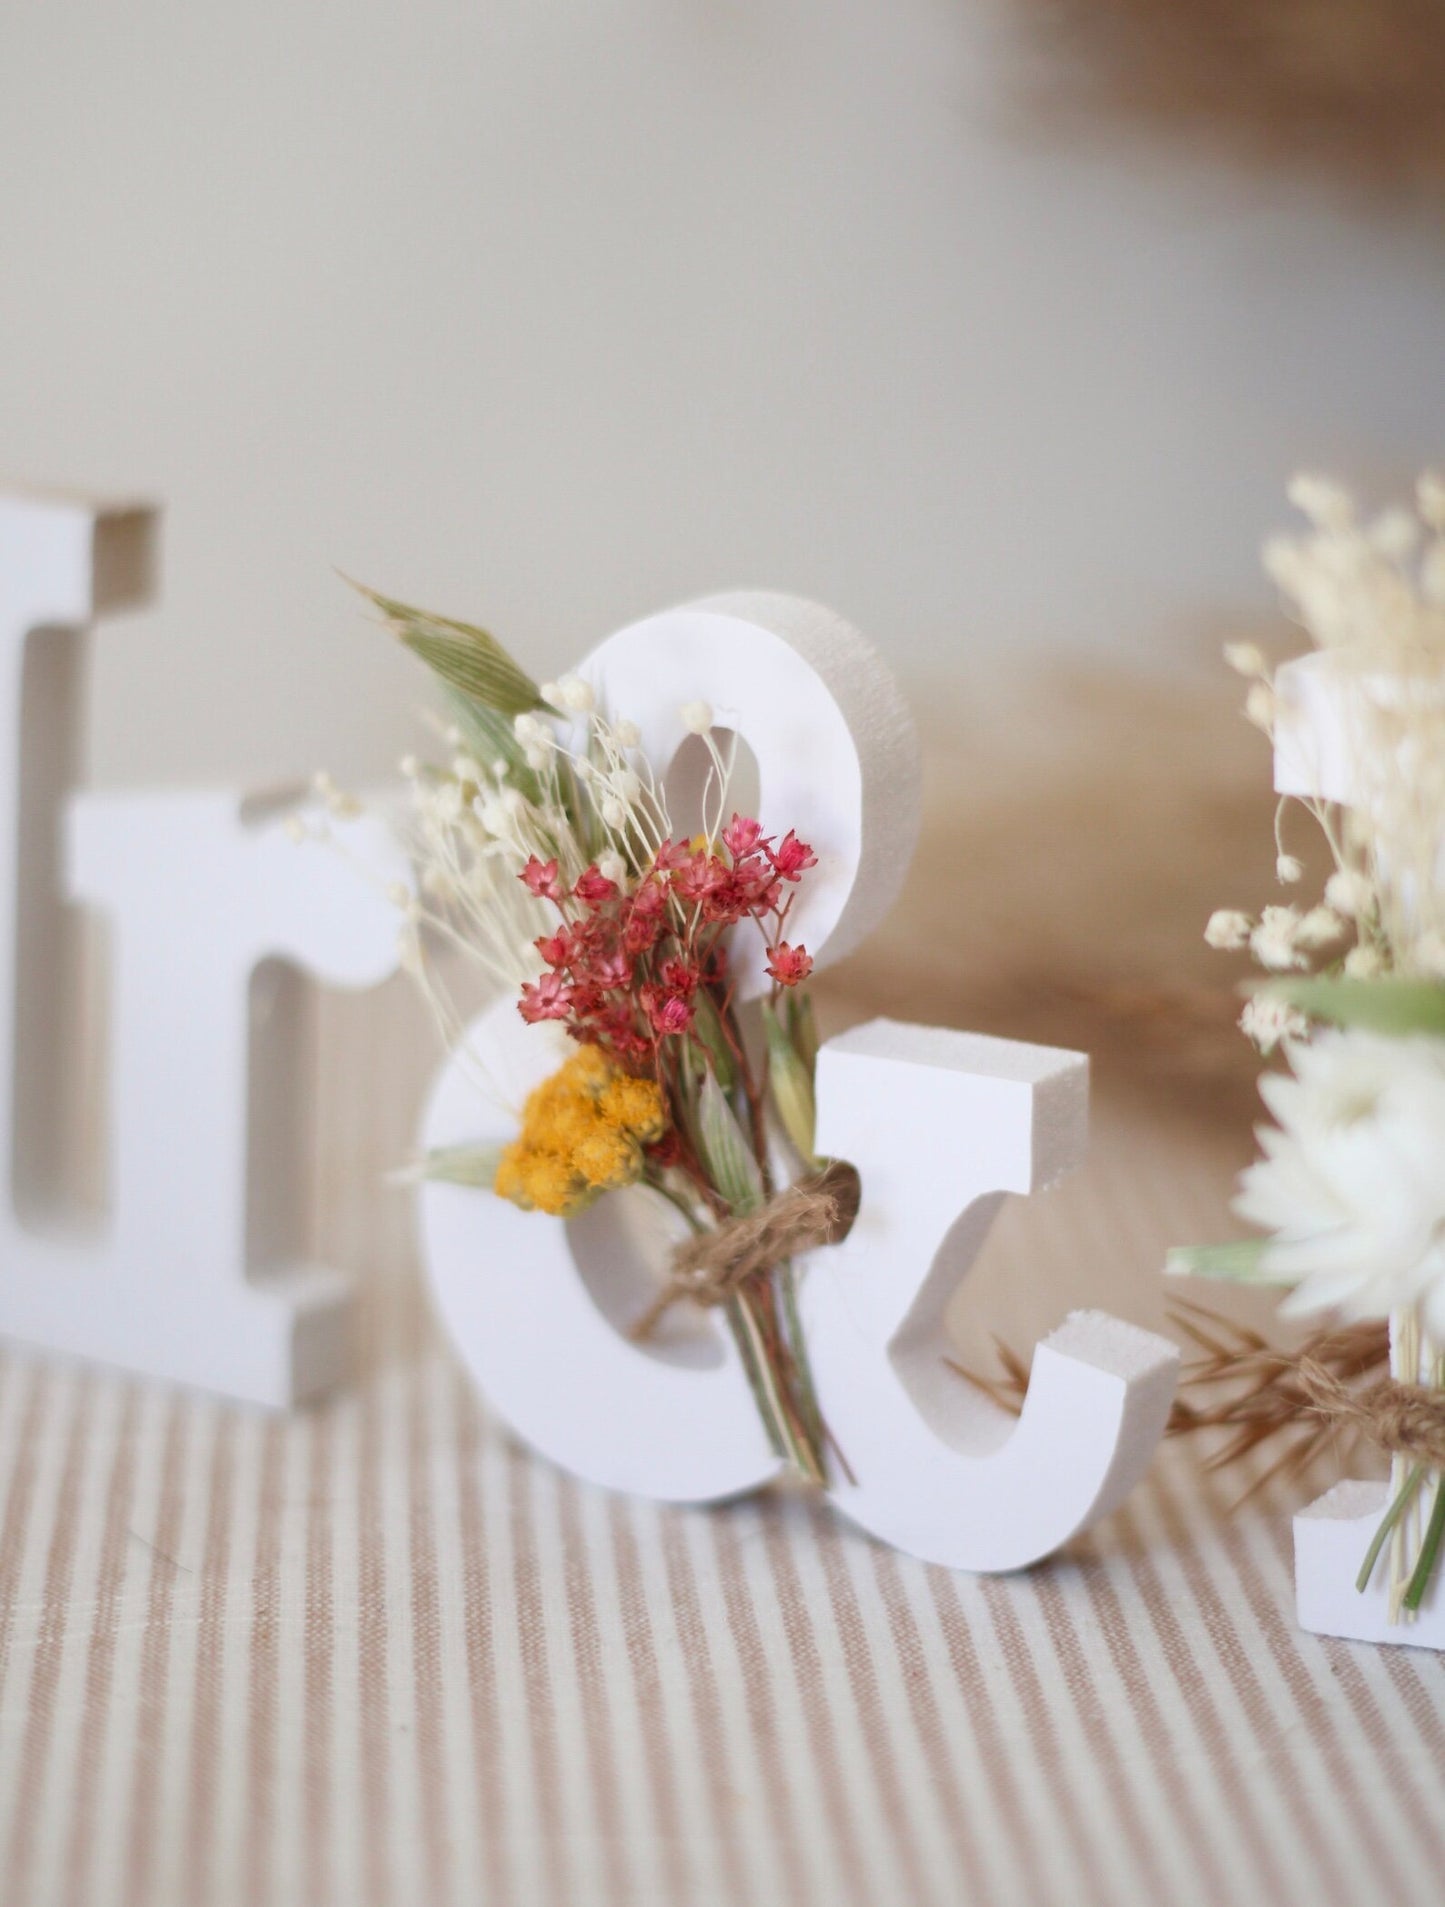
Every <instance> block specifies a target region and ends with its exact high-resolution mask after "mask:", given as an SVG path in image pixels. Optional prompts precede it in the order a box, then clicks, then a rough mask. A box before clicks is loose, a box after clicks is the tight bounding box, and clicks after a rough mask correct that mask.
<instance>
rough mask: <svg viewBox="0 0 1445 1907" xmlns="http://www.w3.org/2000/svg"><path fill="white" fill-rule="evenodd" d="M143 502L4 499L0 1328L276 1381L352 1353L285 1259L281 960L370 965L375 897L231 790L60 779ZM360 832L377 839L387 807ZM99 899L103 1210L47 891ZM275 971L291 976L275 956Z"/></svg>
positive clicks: (322, 1294)
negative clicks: (66, 1162)
mask: <svg viewBox="0 0 1445 1907" xmlns="http://www.w3.org/2000/svg"><path fill="white" fill-rule="evenodd" d="M154 530H155V524H154V519H153V518H152V517H151V515H150V514H149V513H148V512H146V511H141V510H133V509H132V510H108V509H103V508H97V507H95V506H92V505H87V504H83V503H78V502H75V503H72V502H54V501H41V500H36V499H24V500H19V499H0V1064H3V1065H4V1074H3V1078H0V1165H3V1172H4V1177H3V1186H0V1336H4V1337H9V1338H15V1339H20V1340H24V1341H25V1342H27V1343H29V1344H32V1345H37V1346H40V1347H43V1348H45V1349H47V1350H53V1351H61V1352H66V1353H70V1354H73V1355H76V1356H80V1357H86V1358H94V1359H98V1360H101V1361H104V1362H106V1363H112V1364H119V1365H122V1366H124V1367H126V1368H128V1369H130V1370H134V1371H140V1372H145V1373H147V1374H149V1375H153V1376H161V1377H167V1378H172V1379H175V1380H178V1381H180V1382H183V1383H187V1384H194V1385H198V1386H201V1387H204V1388H206V1389H209V1390H216V1391H221V1392H224V1393H226V1394H228V1395H231V1396H237V1397H243V1398H248V1399H251V1400H253V1401H256V1402H260V1403H267V1404H285V1403H290V1402H292V1401H293V1400H294V1399H296V1398H298V1397H301V1396H304V1395H306V1394H307V1393H309V1392H312V1391H315V1390H318V1389H321V1388H322V1387H324V1386H325V1385H327V1384H329V1383H331V1382H332V1381H334V1379H336V1378H337V1377H339V1376H340V1375H342V1373H343V1371H344V1368H345V1324H346V1313H347V1309H348V1303H349V1292H348V1288H347V1282H346V1280H345V1279H343V1278H342V1277H341V1275H340V1274H339V1273H337V1272H334V1271H331V1270H329V1269H327V1268H324V1267H320V1266H308V1265H306V1264H304V1263H301V1262H298V1257H299V1255H300V1254H299V1249H298V1248H299V1246H300V1245H301V1243H302V1242H303V1226H302V1223H301V1220H302V1216H303V1213H302V1197H301V1195H302V1189H303V1188H302V1186H301V1184H300V1183H299V1177H298V1175H299V1171H300V1168H301V1165H302V1163H303V1161H304V1158H305V1146H304V1141H305V1138H306V1135H305V1133H304V1132H303V1131H302V1130H301V1129H300V1119H301V1111H302V1108H303V1106H304V1097H303V1095H302V1091H301V1088H302V1087H303V1085H304V1080H302V1079H301V1078H298V1077H297V1076H296V1065H295V1062H296V1061H297V1060H298V1059H299V1058H300V1057H301V1055H300V1054H299V1053H298V1052H297V1050H296V1048H297V1040H296V1032H297V1026H296V1011H297V1004H298V995H297V990H296V983H295V979H294V969H295V968H296V967H304V968H305V969H307V970H308V971H309V972H311V973H313V974H316V975H319V976H321V977H323V978H325V979H327V980H330V981H333V982H336V983H339V984H342V985H349V986H365V985H369V984H372V983H374V982H375V981H378V980H380V979H382V978H384V977H385V975H386V974H387V973H389V972H390V971H391V970H392V969H393V967H394V965H395V957H396V949H395V918H396V917H395V912H394V909H392V908H391V907H390V906H389V904H388V903H387V901H386V900H385V899H384V898H383V897H382V896H381V894H380V893H378V892H375V891H373V890H372V889H370V888H368V886H367V885H366V884H365V883H364V882H363V881H361V880H359V879H358V878H357V876H356V874H355V872H354V870H353V869H352V868H351V867H350V866H348V865H347V863H346V862H345V860H343V858H342V857H341V856H340V855H330V854H315V855H302V854H299V853H298V852H297V850H296V847H295V845H294V844H293V842H292V841H291V840H290V839H289V838H288V836H287V834H286V831H285V825H284V823H285V819H286V815H285V812H284V810H282V809H279V808H278V807H277V806H275V805H274V804H271V805H268V804H265V803H257V802H255V801H251V800H248V799H247V798H246V797H244V796H243V795H242V794H241V793H240V792H238V791H221V792H213V793H200V794H196V793H184V792H176V793H166V794H123V795H122V794H115V795H106V794H85V795H81V796H76V797H74V798H72V799H71V800H70V801H69V802H68V803H67V799H66V797H67V792H68V788H69V783H70V780H71V777H72V774H73V769H74V758H75V754H76V744H77V737H78V731H79V713H80V698H81V691H82V688H83V662H84V649H85V643H86V639H87V634H86V632H87V630H88V627H89V625H90V623H91V622H92V621H93V619H94V618H95V617H96V616H99V615H102V614H105V613H106V612H108V611H113V610H118V609H122V608H127V607H131V606H134V605H136V604H138V603H140V602H142V601H144V600H145V598H146V596H147V594H148V592H149V587H150V581H151V576H150V572H151V568H152V553H153V545H154ZM356 834H357V837H358V838H357V839H356V840H355V841H354V843H353V845H354V846H355V847H356V849H357V851H358V853H364V854H365V855H366V857H367V858H368V859H372V860H377V861H378V864H379V865H385V860H386V859H390V860H391V861H393V862H394V861H395V859H396V857H395V854H394V850H391V849H389V848H385V849H384V848H383V846H382V843H383V840H384V831H383V830H382V828H381V827H380V826H379V824H377V823H375V822H371V823H361V824H358V825H357V829H356ZM67 900H70V901H81V902H84V903H86V904H87V905H89V906H91V907H94V908H97V909H99V910H102V911H103V913H104V914H105V916H106V917H107V922H108V926H109V930H110V931H109V935H108V953H109V958H110V972H109V980H110V987H109V993H110V1011H109V1015H108V1019H109V1026H110V1037H111V1055H110V1057H111V1064H110V1068H109V1074H110V1104H109V1113H110V1117H109V1119H108V1121H107V1125H108V1162H109V1171H108V1180H109V1186H108V1200H107V1204H108V1210H107V1212H106V1214H105V1216H104V1218H103V1219H102V1220H100V1221H99V1222H90V1223H85V1224H81V1223H79V1222H78V1218H77V1214H76V1212H75V1211H74V1210H73V1209H72V1208H71V1207H70V1206H69V1205H68V1204H67V1201H66V1199H65V1197H64V1196H63V1186H62V1184H61V1182H60V1181H61V1178H62V1175H61V1174H60V1173H59V1172H58V1170H57V1158H58V1156H59V1153H60V1151H61V1149H62V1148H61V1140H60V1129H61V1126H62V1124H63V1117H64V1110H65V1109H64V1106H63V1104H62V1097H61V1091H62V1087H61V1082H62V1081H63V1078H64V1076H65V1073H66V1070H67V1063H68V1062H73V1061H74V1059H75V1057H76V1055H75V1053H74V1051H73V1048H74V1044H75V1038H74V1036H75V1033H76V1023H75V1020H76V1005H77V1003H76V999H75V997H74V989H73V988H72V987H71V986H69V985H68V984H67V980H68V978H70V977H73V976H69V975H68V974H67V967H68V963H69V961H70V958H71V954H72V948H73V942H72V939H71V930H72V927H73V919H72V915H71V910H70V909H69V908H68V907H67V905H66V901H67ZM288 975H291V976H292V977H288Z"/></svg>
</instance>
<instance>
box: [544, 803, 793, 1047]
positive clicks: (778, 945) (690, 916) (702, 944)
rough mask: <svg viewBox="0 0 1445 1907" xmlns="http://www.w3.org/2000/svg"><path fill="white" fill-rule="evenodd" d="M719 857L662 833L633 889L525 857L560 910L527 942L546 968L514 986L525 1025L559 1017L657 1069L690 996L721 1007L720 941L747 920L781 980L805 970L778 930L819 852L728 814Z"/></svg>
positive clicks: (690, 1021)
mask: <svg viewBox="0 0 1445 1907" xmlns="http://www.w3.org/2000/svg"><path fill="white" fill-rule="evenodd" d="M721 845H722V847H723V848H724V849H725V850H726V853H725V854H723V853H717V852H715V851H714V850H713V849H712V848H710V847H707V846H703V845H689V844H688V843H686V842H681V841H664V842H663V844H662V846H661V848H659V850H658V852H657V854H656V855H655V856H654V857H653V861H652V864H651V866H650V867H649V868H648V869H647V870H646V872H645V873H644V874H643V875H642V876H641V878H640V879H639V880H638V882H637V884H636V886H635V887H634V888H633V889H632V891H631V892H624V891H623V889H622V888H621V887H619V886H618V884H617V883H616V882H615V881H610V880H608V879H607V877H606V876H605V875H604V874H602V873H601V872H600V871H599V870H598V869H597V868H596V867H589V868H588V869H587V871H586V872H585V873H584V874H583V875H582V876H581V878H580V879H579V880H578V881H576V882H575V883H574V884H573V886H572V887H571V889H570V890H569V889H568V888H567V887H565V886H564V885H563V883H562V881H561V879H560V876H559V874H558V869H557V863H556V861H541V860H538V859H537V858H536V856H533V858H532V859H531V860H530V861H529V862H528V863H527V865H526V867H525V868H524V869H523V870H522V874H521V879H522V880H523V881H524V882H525V883H526V885H527V887H528V888H530V890H531V891H532V893H534V894H536V895H538V896H539V897H540V898H542V899H544V900H549V901H551V902H552V903H553V905H554V906H555V907H556V908H557V911H558V913H559V914H560V915H561V925H560V927H559V928H558V930H557V932H556V933H554V934H546V935H543V937H542V938H541V939H540V940H538V941H537V943H536V945H537V951H538V953H540V954H541V956H542V959H543V960H544V962H545V963H546V965H547V968H548V971H547V972H546V973H544V974H543V975H542V976H541V978H540V979H538V980H535V981H529V982H528V983H527V984H526V985H525V986H524V987H523V988H522V998H521V1001H520V1002H519V1007H518V1010H519V1011H520V1013H521V1015H522V1018H523V1019H524V1020H527V1021H537V1020H561V1021H565V1023H566V1025H567V1030H568V1032H569V1033H571V1035H572V1036H573V1038H574V1039H578V1040H582V1041H585V1042H587V1043H590V1044H595V1045H599V1046H603V1047H605V1048H607V1049H608V1051H609V1052H611V1053H612V1054H613V1055H614V1056H615V1057H616V1058H617V1059H618V1060H619V1061H620V1062H621V1063H622V1064H623V1065H624V1066H625V1067H627V1068H628V1069H629V1070H632V1071H637V1070H642V1069H644V1068H655V1066H656V1062H657V1059H658V1048H659V1046H660V1044H661V1042H662V1041H663V1040H666V1039H671V1038H676V1037H679V1036H681V1035H684V1034H689V1033H691V1032H692V1031H693V1029H694V1027H695V1025H696V1020H697V1011H698V995H699V993H700V992H701V991H703V990H706V989H710V990H712V991H713V992H714V994H715V995H716V996H718V1003H719V1005H720V1006H721V1008H722V1010H723V1011H724V1012H726V1007H727V1000H726V993H727V952H726V948H725V947H724V945H723V937H724V935H725V934H726V933H727V931H728V929H729V928H731V927H734V926H736V925H737V923H738V922H739V921H743V920H754V921H756V922H757V924H758V926H759V928H760V929H761V930H762V932H763V934H764V936H765V938H766V939H767V942H768V972H769V974H770V975H771V976H772V978H773V981H774V982H775V984H776V985H778V986H780V987H793V986H797V985H798V983H799V982H800V981H802V980H805V979H806V978H807V977H808V975H809V973H810V972H811V971H812V967H813V962H812V958H811V956H810V955H809V953H808V950H807V948H806V947H802V946H798V947H793V946H790V945H789V944H788V942H787V941H786V940H784V939H783V938H782V931H783V926H784V923H785V921H786V920H787V916H788V913H789V911H790V909H791V907H792V903H793V893H794V890H795V888H796V886H797V883H798V882H799V881H800V880H801V879H802V876H803V875H804V873H805V872H806V871H807V870H808V869H809V868H810V867H816V866H817V860H818V857H817V856H816V855H815V854H814V853H813V850H812V849H811V848H810V847H809V846H808V845H807V843H806V842H804V841H800V840H799V839H798V837H797V835H796V834H794V833H793V832H792V831H791V830H789V832H788V833H787V834H786V835H784V837H783V839H782V840H781V841H776V842H775V840H774V838H773V837H772V836H770V835H765V834H764V833H763V831H762V828H761V826H760V825H759V823H758V822H756V821H753V820H749V819H748V818H746V817H745V816H743V815H734V816H733V818H732V820H731V822H729V824H728V826H727V827H726V828H724V829H723V833H722V843H721Z"/></svg>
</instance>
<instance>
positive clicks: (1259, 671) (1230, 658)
mask: <svg viewBox="0 0 1445 1907" xmlns="http://www.w3.org/2000/svg"><path fill="white" fill-rule="evenodd" d="M1224 659H1225V661H1226V662H1227V663H1228V664H1229V666H1230V668H1231V669H1233V670H1234V672H1235V674H1236V675H1243V676H1248V677H1254V676H1261V675H1264V674H1265V673H1266V672H1267V670H1268V666H1269V665H1268V664H1267V663H1266V661H1265V659H1264V651H1263V650H1262V649H1261V648H1260V646H1259V644H1258V643H1257V642H1226V643H1225V645H1224Z"/></svg>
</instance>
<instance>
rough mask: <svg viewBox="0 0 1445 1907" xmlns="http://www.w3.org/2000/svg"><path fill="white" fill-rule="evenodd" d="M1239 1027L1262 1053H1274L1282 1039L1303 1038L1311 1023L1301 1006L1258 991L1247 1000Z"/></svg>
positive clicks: (1240, 1017)
mask: <svg viewBox="0 0 1445 1907" xmlns="http://www.w3.org/2000/svg"><path fill="white" fill-rule="evenodd" d="M1239 1027H1240V1031H1241V1032H1242V1033H1244V1034H1246V1035H1247V1036H1248V1038H1250V1039H1251V1040H1253V1041H1254V1043H1255V1045H1256V1046H1257V1047H1258V1048H1259V1050H1260V1052H1261V1053H1272V1052H1273V1051H1274V1049H1275V1048H1276V1047H1277V1046H1278V1045H1279V1043H1280V1041H1281V1040H1299V1039H1303V1038H1304V1036H1305V1035H1306V1034H1307V1033H1308V1032H1309V1030H1310V1023H1309V1021H1308V1020H1307V1019H1306V1018H1305V1016H1304V1014H1303V1013H1301V1012H1300V1011H1299V1009H1298V1007H1292V1006H1290V1005H1288V1004H1287V1003H1286V1002H1285V1001H1283V1000H1271V999H1269V998H1268V997H1267V996H1266V995H1265V994H1262V993H1257V994H1255V996H1254V997H1253V999H1251V1000H1247V1001H1246V1002H1245V1007H1244V1011H1243V1013H1241V1014H1240V1016H1239Z"/></svg>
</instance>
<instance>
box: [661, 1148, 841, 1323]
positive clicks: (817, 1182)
mask: <svg viewBox="0 0 1445 1907" xmlns="http://www.w3.org/2000/svg"><path fill="white" fill-rule="evenodd" d="M859 1196H860V1186H859V1180H858V1174H857V1172H856V1170H855V1169H854V1168H853V1167H852V1166H851V1165H847V1164H845V1163H844V1162H843V1161H841V1160H833V1161H831V1162H830V1163H829V1164H828V1165H826V1166H825V1167H824V1168H823V1170H822V1171H821V1172H816V1173H813V1174H812V1175H811V1176H810V1177H808V1178H806V1179H799V1180H798V1182H797V1184H796V1185H790V1186H787V1187H786V1188H785V1189H784V1190H783V1191H781V1192H778V1193H776V1194H775V1195H774V1196H773V1197H772V1198H770V1199H769V1200H768V1201H767V1202H766V1204H764V1205H760V1206H759V1207H758V1209H757V1210H756V1211H754V1212H739V1213H736V1214H735V1215H734V1216H733V1217H731V1218H725V1219H724V1220H723V1221H722V1222H721V1223H720V1224H719V1225H717V1226H715V1227H714V1228H713V1229H712V1230H711V1231H706V1232H701V1233H699V1235H698V1236H697V1237H696V1238H690V1239H687V1240H686V1241H685V1242H684V1243H683V1244H681V1245H679V1246H678V1248H677V1250H676V1251H675V1252H674V1253H673V1256H672V1263H671V1265H670V1266H669V1268H668V1280H667V1283H666V1284H665V1285H664V1286H663V1288H662V1290H661V1291H660V1292H659V1293H658V1294H657V1297H656V1298H655V1299H654V1300H653V1301H652V1303H651V1304H650V1305H649V1306H648V1308H647V1310H646V1311H645V1312H644V1313H643V1314H642V1316H641V1317H640V1318H639V1319H638V1321H637V1323H636V1324H635V1325H634V1326H633V1327H632V1336H633V1338H634V1339H637V1340H639V1341H640V1340H642V1339H644V1338H646V1337H647V1336H648V1335H649V1334H650V1333H651V1332H652V1331H653V1330H654V1328H655V1327H656V1325H657V1323H658V1321H659V1320H660V1319H661V1318H662V1317H663V1316H664V1315H665V1314H666V1313H667V1312H668V1311H669V1310H670V1309H671V1307H672V1306H673V1305H674V1304H676V1303H677V1302H678V1301H679V1299H682V1298H687V1299H689V1300H690V1301H691V1302H692V1303H693V1304H700V1305H709V1306H711V1305H722V1304H727V1303H729V1302H730V1301H731V1300H732V1299H733V1298H735V1297H737V1296H738V1295H739V1293H741V1292H742V1291H743V1290H744V1289H745V1288H746V1287H747V1286H748V1285H749V1284H751V1283H752V1282H754V1281H755V1280H757V1279H761V1278H765V1277H767V1275H768V1274H769V1272H771V1271H774V1270H776V1268H777V1267H778V1266H779V1265H781V1264H784V1263H786V1261H787V1260H788V1259H789V1258H793V1257H795V1256H796V1255H797V1254H798V1253H799V1252H804V1251H812V1250H814V1249H815V1248H816V1247H817V1246H819V1245H836V1244H839V1243H841V1241H842V1240H843V1239H845V1238H846V1237H847V1236H848V1233H849V1232H850V1231H851V1230H852V1229H853V1221H854V1219H856V1218H857V1216H858V1202H859Z"/></svg>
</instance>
